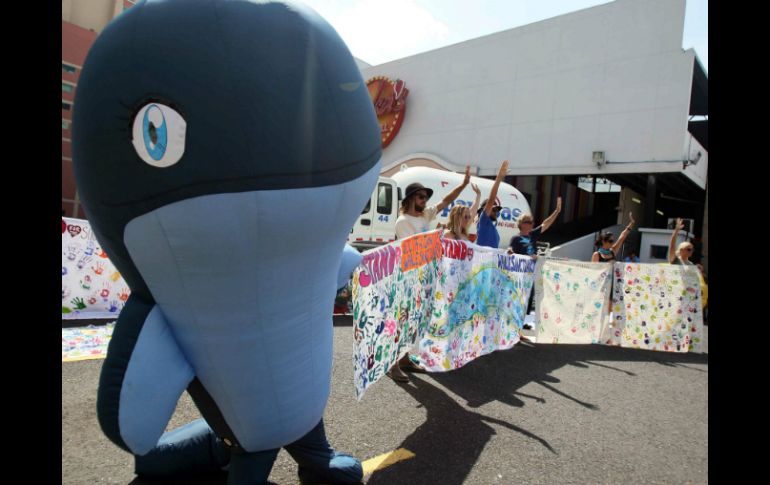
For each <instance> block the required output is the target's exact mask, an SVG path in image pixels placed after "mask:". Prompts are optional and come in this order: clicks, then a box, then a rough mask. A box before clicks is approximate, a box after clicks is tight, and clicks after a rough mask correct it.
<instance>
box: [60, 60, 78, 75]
mask: <svg viewBox="0 0 770 485" xmlns="http://www.w3.org/2000/svg"><path fill="white" fill-rule="evenodd" d="M61 70H62V71H64V72H68V73H70V74H72V73H74V72H75V71H77V68H76V67H75V66H70V65H69V64H65V63H63V62H62V63H61Z"/></svg>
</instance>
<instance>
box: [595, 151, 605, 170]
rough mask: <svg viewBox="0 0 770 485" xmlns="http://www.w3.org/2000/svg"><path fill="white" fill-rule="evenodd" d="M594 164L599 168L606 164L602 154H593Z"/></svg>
mask: <svg viewBox="0 0 770 485" xmlns="http://www.w3.org/2000/svg"><path fill="white" fill-rule="evenodd" d="M594 163H595V164H596V166H597V167H599V168H601V166H602V165H604V164H605V163H606V161H605V160H604V152H594Z"/></svg>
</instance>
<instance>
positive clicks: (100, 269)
mask: <svg viewBox="0 0 770 485" xmlns="http://www.w3.org/2000/svg"><path fill="white" fill-rule="evenodd" d="M91 269H92V270H94V273H96V274H97V275H100V274H102V273H104V264H102V262H101V261H97V262H96V266H91Z"/></svg>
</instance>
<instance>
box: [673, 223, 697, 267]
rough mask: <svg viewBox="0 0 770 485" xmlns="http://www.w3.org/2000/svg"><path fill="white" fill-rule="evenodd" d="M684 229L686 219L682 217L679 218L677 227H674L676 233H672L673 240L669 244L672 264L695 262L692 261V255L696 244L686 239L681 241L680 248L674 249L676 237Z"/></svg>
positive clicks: (691, 263)
mask: <svg viewBox="0 0 770 485" xmlns="http://www.w3.org/2000/svg"><path fill="white" fill-rule="evenodd" d="M682 229H684V221H683V220H682V218H677V220H676V228H675V229H674V233H673V234H671V242H670V243H669V244H668V262H669V263H671V264H681V265H685V266H687V265H689V266H693V265H694V264H695V263H693V262H692V261H690V257H691V256H692V252H693V249H694V246H693V245H692V243H691V242H690V241H685V242H683V243H681V244H680V245H679V247H678V248H676V249H674V246H675V245H676V237H677V235H679V231H681V230H682Z"/></svg>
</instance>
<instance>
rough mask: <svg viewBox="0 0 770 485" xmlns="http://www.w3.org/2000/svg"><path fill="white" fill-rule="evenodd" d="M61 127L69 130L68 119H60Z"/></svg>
mask: <svg viewBox="0 0 770 485" xmlns="http://www.w3.org/2000/svg"><path fill="white" fill-rule="evenodd" d="M61 129H62V130H69V129H70V121H69V120H61Z"/></svg>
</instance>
